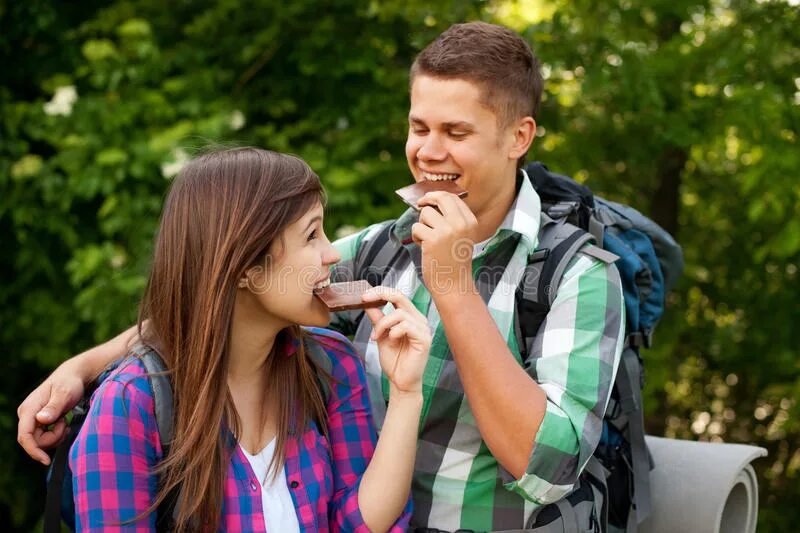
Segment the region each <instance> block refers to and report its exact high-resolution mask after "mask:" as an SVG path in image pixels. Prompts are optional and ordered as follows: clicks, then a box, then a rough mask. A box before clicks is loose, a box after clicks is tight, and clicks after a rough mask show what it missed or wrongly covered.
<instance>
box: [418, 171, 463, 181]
mask: <svg viewBox="0 0 800 533" xmlns="http://www.w3.org/2000/svg"><path fill="white" fill-rule="evenodd" d="M422 175H423V176H424V177H425V179H426V180H430V181H442V180H454V179H456V178H457V177H458V174H431V173H429V172H423V173H422Z"/></svg>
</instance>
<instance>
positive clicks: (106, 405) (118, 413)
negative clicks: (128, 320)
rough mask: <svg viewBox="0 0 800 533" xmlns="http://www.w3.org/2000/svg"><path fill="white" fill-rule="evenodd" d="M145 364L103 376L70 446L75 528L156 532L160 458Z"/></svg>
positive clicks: (130, 366)
mask: <svg viewBox="0 0 800 533" xmlns="http://www.w3.org/2000/svg"><path fill="white" fill-rule="evenodd" d="M144 374H145V370H144V367H142V366H141V363H139V362H138V361H135V362H131V363H129V364H127V365H125V366H124V367H123V368H121V369H120V370H119V371H117V372H115V373H114V374H113V375H112V376H110V377H109V378H107V379H106V380H105V381H104V382H103V383H102V384H101V385H100V387H99V388H98V389H97V390H96V391H95V393H94V395H93V396H92V400H91V406H90V408H89V412H88V414H87V417H86V420H85V421H84V423H83V425H82V427H81V429H80V431H79V433H78V435H77V437H76V440H75V442H74V444H73V445H72V448H71V449H70V456H69V465H70V468H71V469H72V472H73V494H74V500H75V529H76V531H100V530H102V531H112V532H113V531H122V530H125V531H155V530H156V529H155V523H156V515H155V513H150V514H149V515H147V516H145V517H143V518H140V519H138V520H136V521H133V519H134V518H136V517H137V516H139V515H140V514H142V513H143V512H144V511H145V510H146V509H147V508H148V507H149V506H150V505H151V503H152V502H153V500H154V499H155V494H156V477H155V476H154V475H153V474H152V471H151V470H152V468H153V466H155V464H156V463H157V462H158V461H159V460H160V456H161V448H160V444H159V440H158V429H157V427H156V422H155V415H154V409H153V397H152V393H151V390H150V385H149V382H148V380H147V378H146V376H145V375H144Z"/></svg>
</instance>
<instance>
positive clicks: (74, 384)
mask: <svg viewBox="0 0 800 533" xmlns="http://www.w3.org/2000/svg"><path fill="white" fill-rule="evenodd" d="M83 390H84V385H83V380H81V378H80V376H79V375H78V374H77V373H75V372H74V371H72V370H70V367H69V366H65V365H61V366H60V367H58V368H57V369H56V371H55V372H53V373H52V374H51V375H50V377H48V378H47V379H46V380H44V382H43V383H42V384H41V385H39V386H38V387H37V388H36V389H35V390H34V391H33V392H31V393H30V394H29V395H28V397H27V398H25V401H23V402H22V403H21V404H20V405H19V407H18V408H17V417H19V424H18V426H17V442H19V444H20V445H21V446H22V447H23V448H24V449H25V452H27V454H28V455H30V456H31V457H32V458H33V459H36V460H37V461H39V462H40V463H42V464H43V465H49V464H50V457H49V456H48V455H47V453H46V452H45V451H44V450H46V449H51V448H54V447H56V446H57V445H58V444H59V443H60V442H61V441H62V440H63V439H64V437H65V436H66V430H67V424H66V421H65V420H64V414H65V413H66V412H67V411H69V410H70V409H72V408H73V407H74V406H75V404H77V403H78V401H79V400H80V399H81V397H82V396H83Z"/></svg>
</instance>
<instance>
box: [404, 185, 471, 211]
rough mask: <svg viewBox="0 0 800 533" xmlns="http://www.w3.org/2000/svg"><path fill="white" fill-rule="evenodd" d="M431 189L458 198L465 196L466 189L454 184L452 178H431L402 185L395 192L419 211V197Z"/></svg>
mask: <svg viewBox="0 0 800 533" xmlns="http://www.w3.org/2000/svg"><path fill="white" fill-rule="evenodd" d="M433 191H445V192H449V193H452V194H455V195H456V196H458V197H459V198H466V197H467V191H465V190H464V189H462V188H461V187H460V186H458V184H456V183H455V182H454V181H452V180H440V181H432V180H425V181H420V182H417V183H414V184H412V185H408V186H406V187H403V188H402V189H397V190H396V191H395V192H396V193H397V194H398V196H400V198H402V199H403V201H404V202H405V203H407V204H408V205H410V206H411V207H413V208H414V209H416V210H417V211H419V205H417V202H419V199H420V198H422V197H423V196H425V194H426V193H429V192H433Z"/></svg>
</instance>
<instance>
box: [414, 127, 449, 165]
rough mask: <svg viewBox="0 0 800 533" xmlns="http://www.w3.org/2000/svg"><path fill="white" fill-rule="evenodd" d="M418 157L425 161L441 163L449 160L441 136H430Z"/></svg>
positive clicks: (425, 140)
mask: <svg viewBox="0 0 800 533" xmlns="http://www.w3.org/2000/svg"><path fill="white" fill-rule="evenodd" d="M417 157H418V158H419V159H421V160H423V161H441V160H443V159H446V158H447V150H446V149H445V147H444V143H443V142H442V138H441V136H439V135H437V134H435V133H430V134H428V135H427V136H426V137H425V138H424V140H423V142H422V146H420V148H419V151H418V152H417Z"/></svg>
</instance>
